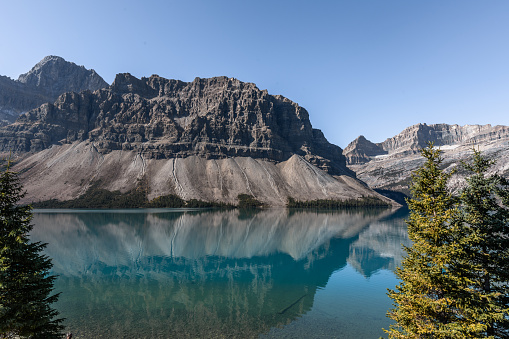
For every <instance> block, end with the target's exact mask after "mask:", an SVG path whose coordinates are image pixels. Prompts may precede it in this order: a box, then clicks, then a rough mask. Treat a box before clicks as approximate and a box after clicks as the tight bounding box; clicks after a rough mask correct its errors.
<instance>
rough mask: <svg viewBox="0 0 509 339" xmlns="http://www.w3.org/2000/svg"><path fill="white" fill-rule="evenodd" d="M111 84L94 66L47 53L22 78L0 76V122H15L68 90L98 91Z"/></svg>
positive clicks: (3, 123)
mask: <svg viewBox="0 0 509 339" xmlns="http://www.w3.org/2000/svg"><path fill="white" fill-rule="evenodd" d="M107 86H108V84H107V83H106V82H105V81H104V80H103V79H102V78H101V77H100V76H99V75H98V74H97V73H96V72H95V71H94V70H88V69H86V68H85V67H83V66H78V65H76V64H74V63H72V62H68V61H65V60H64V59H63V58H61V57H57V56H47V57H45V58H44V59H43V60H41V61H40V62H39V63H38V64H37V65H35V66H34V67H33V68H32V69H31V70H30V71H29V72H27V73H25V74H22V75H20V76H19V78H18V80H12V79H10V78H8V77H5V76H0V124H1V125H6V124H9V123H12V122H14V121H15V120H16V118H17V117H18V116H19V115H20V114H22V113H25V112H27V111H29V110H31V109H34V108H37V107H38V106H40V105H42V104H43V103H46V102H54V101H55V100H56V99H57V98H58V96H59V95H61V94H63V93H65V92H72V91H74V92H80V91H82V90H91V91H94V90H96V89H100V88H104V87H107Z"/></svg>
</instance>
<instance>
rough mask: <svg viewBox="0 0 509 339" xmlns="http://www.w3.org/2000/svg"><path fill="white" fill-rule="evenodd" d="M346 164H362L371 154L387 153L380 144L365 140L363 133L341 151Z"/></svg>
mask: <svg viewBox="0 0 509 339" xmlns="http://www.w3.org/2000/svg"><path fill="white" fill-rule="evenodd" d="M343 154H344V155H345V157H346V161H347V163H348V164H364V163H366V162H368V161H369V160H370V159H371V157H372V156H376V155H381V154H387V151H385V150H384V149H383V148H382V146H380V145H378V144H374V143H372V142H371V141H369V140H367V139H366V138H365V137H364V136H363V135H361V136H359V137H358V138H357V139H355V140H354V141H352V142H351V143H350V144H349V145H348V146H347V147H346V148H345V150H344V151H343Z"/></svg>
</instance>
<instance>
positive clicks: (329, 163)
mask: <svg viewBox="0 0 509 339" xmlns="http://www.w3.org/2000/svg"><path fill="white" fill-rule="evenodd" d="M57 61H58V60H57ZM43 68H44V67H40V69H43ZM51 69H56V68H55V67H54V68H51ZM49 73H51V72H49ZM41 74H42V73H41V72H39V71H38V70H34V71H33V72H32V73H30V74H29V75H26V76H24V77H22V80H23V81H25V82H26V83H27V84H37V83H43V82H44V81H43V79H42V78H41ZM55 77H57V78H58V74H57V75H55ZM44 79H46V78H44ZM49 79H53V78H52V77H51V76H50V77H49ZM48 81H50V80H48ZM11 151H12V152H13V154H14V155H13V156H14V157H16V158H17V160H19V162H18V163H17V164H16V168H15V170H16V171H18V172H20V173H21V180H22V183H23V185H24V187H25V188H26V190H27V195H26V197H25V200H24V202H39V201H44V200H50V199H56V200H60V201H62V200H72V199H75V198H77V197H79V196H80V195H82V194H83V193H85V192H86V191H87V189H89V188H90V187H91V186H92V185H98V186H94V187H97V188H101V189H106V190H110V191H115V190H119V191H120V192H122V193H125V192H128V191H130V190H133V189H136V188H138V186H139V185H140V182H142V183H143V184H144V185H147V186H148V187H147V192H148V198H149V199H153V198H156V197H159V196H162V195H169V194H174V195H178V196H179V197H181V198H182V199H185V200H189V199H199V200H205V201H213V202H223V203H230V204H236V203H237V202H238V199H237V197H238V195H239V194H248V195H252V196H254V197H255V198H256V199H257V200H259V201H261V202H263V203H265V204H267V205H271V206H284V205H286V202H287V200H288V197H292V198H294V199H297V200H316V199H333V200H345V199H359V198H361V197H363V196H365V197H370V196H371V197H373V196H375V197H378V198H381V199H385V198H383V197H381V196H379V195H378V194H377V193H376V192H374V191H372V190H371V189H370V188H368V187H366V186H365V185H364V184H363V183H362V182H360V181H358V180H356V179H355V174H354V173H353V172H352V171H351V170H349V169H348V168H347V166H346V160H345V157H344V156H343V154H342V149H341V148H339V147H338V146H335V145H332V144H330V143H329V142H328V141H327V139H326V138H325V137H324V135H323V133H322V132H321V131H319V130H317V129H313V128H312V126H311V123H310V120H309V115H308V112H307V111H306V110H305V109H304V108H303V107H301V106H299V105H298V104H296V103H295V102H292V101H291V100H289V99H287V98H285V97H282V96H280V95H270V94H268V92H267V91H266V90H259V89H258V88H257V87H256V86H255V85H254V84H252V83H246V82H242V81H239V80H237V79H234V78H227V77H215V78H209V79H200V78H196V79H195V80H194V81H193V82H182V81H178V80H170V79H165V78H162V77H159V76H157V75H153V76H151V77H149V78H141V79H138V78H136V77H134V76H132V75H130V74H128V73H124V74H118V75H117V77H116V78H115V81H114V83H113V84H112V85H111V86H108V87H106V88H101V89H99V90H96V91H90V90H86V91H81V92H77V91H75V92H67V93H64V94H62V95H60V96H59V97H58V98H57V99H56V100H55V101H54V102H52V103H46V104H43V105H41V106H39V107H38V108H36V109H33V110H31V111H29V112H27V113H26V114H23V115H21V116H20V117H19V118H18V119H17V120H16V122H15V123H13V124H10V125H8V126H4V127H2V128H0V153H1V152H5V153H6V152H11ZM386 201H388V200H386ZM388 202H390V201H388ZM390 203H392V202H390Z"/></svg>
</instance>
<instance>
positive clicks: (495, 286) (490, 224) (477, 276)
mask: <svg viewBox="0 0 509 339" xmlns="http://www.w3.org/2000/svg"><path fill="white" fill-rule="evenodd" d="M473 151H474V154H473V157H472V160H471V162H470V163H463V167H464V168H465V169H466V170H468V171H469V172H471V173H472V174H471V175H470V177H468V178H467V187H466V188H465V189H463V191H462V194H461V202H462V211H463V219H464V222H465V224H464V225H465V234H466V237H465V242H464V249H465V252H466V254H467V258H468V263H469V265H470V267H469V269H468V270H466V271H465V272H466V273H467V274H468V279H469V281H470V292H471V294H472V295H473V298H472V299H473V300H472V301H473V304H472V306H473V307H475V308H476V312H475V313H476V314H475V316H476V318H477V320H478V322H479V323H482V324H484V325H485V327H486V330H485V331H484V332H483V335H485V336H488V337H493V338H508V337H509V320H508V316H509V209H508V206H509V183H508V182H507V180H506V179H504V178H502V177H500V176H499V175H496V174H491V175H488V170H489V168H490V167H491V166H492V165H493V164H494V161H492V160H489V159H487V158H486V157H484V156H482V155H481V152H480V151H476V150H475V149H474V150H473Z"/></svg>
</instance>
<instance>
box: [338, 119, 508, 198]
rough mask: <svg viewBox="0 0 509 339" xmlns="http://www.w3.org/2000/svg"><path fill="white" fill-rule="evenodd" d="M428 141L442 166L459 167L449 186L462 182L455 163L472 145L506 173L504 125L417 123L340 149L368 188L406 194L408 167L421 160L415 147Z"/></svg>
mask: <svg viewBox="0 0 509 339" xmlns="http://www.w3.org/2000/svg"><path fill="white" fill-rule="evenodd" d="M428 142H433V143H434V145H435V146H437V147H440V149H441V150H442V151H443V157H444V166H445V168H446V170H452V169H453V168H457V169H459V171H458V172H457V173H456V174H455V175H454V176H453V177H452V180H451V186H452V187H453V188H459V187H461V186H462V184H463V179H462V172H461V168H460V167H458V165H459V164H460V161H461V160H468V159H469V157H470V155H471V154H472V147H475V148H476V149H477V148H479V149H480V150H481V151H482V152H483V153H484V154H485V155H486V156H488V157H490V158H492V159H495V160H496V164H495V166H494V167H493V169H492V171H493V172H497V173H499V174H501V175H503V176H506V177H509V147H508V146H509V127H508V126H491V125H465V126H459V125H447V124H434V125H426V124H417V125H413V126H410V127H408V128H406V129H405V130H403V131H402V132H401V133H399V134H398V135H396V136H394V137H392V138H388V139H387V140H385V141H383V142H381V143H372V142H371V141H369V140H366V139H365V138H364V137H363V136H360V137H358V138H357V139H356V140H354V141H352V142H351V143H350V144H349V145H348V146H347V147H346V148H345V149H344V151H343V155H344V156H345V157H346V159H347V164H348V167H349V168H350V169H352V170H353V171H355V172H356V174H357V177H358V178H359V179H361V180H363V181H364V182H365V183H367V184H368V185H369V186H370V187H371V188H374V189H377V190H393V191H399V192H402V193H405V194H408V193H409V188H408V185H409V183H410V177H411V173H412V171H414V170H416V169H417V168H418V167H419V166H420V165H422V164H423V163H424V159H423V158H422V157H421V155H420V152H419V150H420V149H422V148H424V147H426V146H427V144H428Z"/></svg>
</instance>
